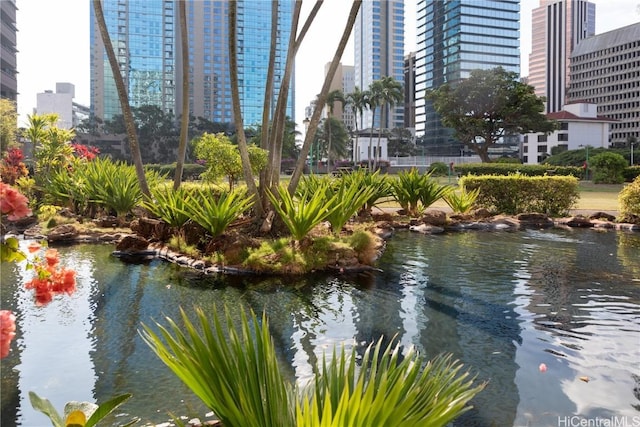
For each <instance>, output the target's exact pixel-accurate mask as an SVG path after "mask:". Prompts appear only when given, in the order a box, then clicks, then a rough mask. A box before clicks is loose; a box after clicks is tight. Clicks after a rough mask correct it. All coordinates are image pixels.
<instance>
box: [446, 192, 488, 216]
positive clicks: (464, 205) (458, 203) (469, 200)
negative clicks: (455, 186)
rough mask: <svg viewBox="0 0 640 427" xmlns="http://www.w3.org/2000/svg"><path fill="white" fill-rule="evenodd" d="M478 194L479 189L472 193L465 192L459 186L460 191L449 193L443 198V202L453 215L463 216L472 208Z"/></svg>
mask: <svg viewBox="0 0 640 427" xmlns="http://www.w3.org/2000/svg"><path fill="white" fill-rule="evenodd" d="M479 194H480V189H479V188H476V189H475V190H472V191H467V190H466V189H465V188H464V187H462V186H460V191H459V192H456V191H450V192H449V193H447V194H446V195H445V196H444V201H445V202H447V205H449V207H450V208H451V209H452V210H453V212H454V213H460V214H464V213H467V212H469V211H470V210H471V208H473V206H474V205H475V203H476V200H477V199H478V195H479Z"/></svg>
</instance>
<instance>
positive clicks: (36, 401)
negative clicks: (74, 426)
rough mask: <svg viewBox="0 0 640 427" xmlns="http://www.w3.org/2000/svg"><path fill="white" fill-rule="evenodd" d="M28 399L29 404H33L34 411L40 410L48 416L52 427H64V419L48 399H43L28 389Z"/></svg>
mask: <svg viewBox="0 0 640 427" xmlns="http://www.w3.org/2000/svg"><path fill="white" fill-rule="evenodd" d="M29 400H30V401H31V406H33V409H35V410H36V411H40V412H42V413H43V414H45V415H46V416H47V417H49V419H50V420H51V423H52V424H53V427H65V425H64V420H63V419H62V417H61V416H60V414H59V413H58V411H56V408H54V407H53V405H52V404H51V402H50V401H49V400H48V399H43V398H41V397H40V396H38V395H37V394H36V393H35V392H33V391H30V392H29Z"/></svg>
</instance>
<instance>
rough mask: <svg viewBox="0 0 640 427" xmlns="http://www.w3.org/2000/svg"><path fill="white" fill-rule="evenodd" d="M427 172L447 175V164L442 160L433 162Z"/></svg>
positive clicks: (433, 174) (434, 174)
mask: <svg viewBox="0 0 640 427" xmlns="http://www.w3.org/2000/svg"><path fill="white" fill-rule="evenodd" d="M429 173H430V174H431V175H432V176H447V175H448V174H449V166H447V165H446V164H445V163H444V162H433V163H431V165H430V166H429Z"/></svg>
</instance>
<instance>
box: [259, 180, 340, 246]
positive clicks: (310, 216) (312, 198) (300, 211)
mask: <svg viewBox="0 0 640 427" xmlns="http://www.w3.org/2000/svg"><path fill="white" fill-rule="evenodd" d="M267 196H268V197H269V199H270V200H271V204H272V205H273V208H274V209H275V211H276V212H277V213H278V215H280V218H281V219H282V221H283V222H284V223H285V225H286V226H287V228H288V229H289V231H290V232H291V235H292V236H293V238H294V239H295V240H296V241H298V242H300V241H301V240H302V239H304V238H305V237H306V236H307V234H309V232H310V231H311V230H312V229H313V227H315V226H316V225H318V224H320V223H321V222H322V221H324V220H325V219H327V217H328V216H329V215H330V214H331V213H332V211H333V210H335V209H337V207H336V206H335V204H334V199H335V198H336V196H333V197H332V198H330V199H327V198H326V196H325V191H323V190H322V189H321V190H320V191H316V192H315V193H309V192H308V191H305V192H304V193H303V194H302V195H301V196H300V197H297V198H296V199H297V200H296V199H294V197H292V196H291V195H290V194H289V191H288V190H287V189H286V188H285V187H284V186H282V185H280V186H279V187H278V197H276V196H275V195H274V194H273V193H272V192H271V191H267Z"/></svg>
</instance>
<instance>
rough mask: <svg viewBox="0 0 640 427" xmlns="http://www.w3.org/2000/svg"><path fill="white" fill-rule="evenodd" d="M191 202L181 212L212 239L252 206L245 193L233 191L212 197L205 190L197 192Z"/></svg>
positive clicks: (251, 200)
mask: <svg viewBox="0 0 640 427" xmlns="http://www.w3.org/2000/svg"><path fill="white" fill-rule="evenodd" d="M191 200H192V202H191V203H189V204H188V205H187V209H185V210H184V211H183V213H185V214H186V215H188V216H189V217H190V218H191V219H192V220H193V221H194V222H196V223H197V224H199V225H200V226H201V227H202V228H204V229H205V230H207V231H208V232H209V233H211V235H212V236H213V237H218V236H220V235H221V234H222V233H224V231H225V230H226V229H227V227H228V226H229V225H231V223H232V222H233V221H235V220H236V219H238V218H239V217H240V215H242V214H243V213H244V212H245V211H247V210H248V209H249V208H250V207H251V206H252V205H253V199H251V198H250V197H248V196H247V194H246V191H244V190H238V189H234V190H232V191H229V192H226V193H222V194H220V195H219V196H215V195H213V194H212V193H211V192H209V191H207V190H202V189H200V190H197V191H196V192H195V193H194V197H193V198H192V199H191Z"/></svg>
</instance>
